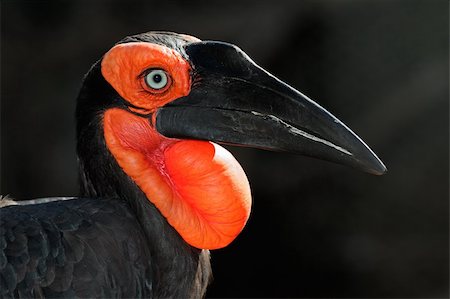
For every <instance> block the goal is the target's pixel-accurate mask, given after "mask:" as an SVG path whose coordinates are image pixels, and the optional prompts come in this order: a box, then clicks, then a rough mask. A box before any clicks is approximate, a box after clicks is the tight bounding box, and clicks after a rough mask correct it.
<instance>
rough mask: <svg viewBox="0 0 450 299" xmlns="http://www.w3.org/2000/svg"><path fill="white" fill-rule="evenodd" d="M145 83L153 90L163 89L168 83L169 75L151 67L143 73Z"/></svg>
mask: <svg viewBox="0 0 450 299" xmlns="http://www.w3.org/2000/svg"><path fill="white" fill-rule="evenodd" d="M144 80H145V84H147V86H148V87H150V88H151V89H153V90H161V89H164V88H165V87H166V86H168V84H169V76H168V75H167V73H166V72H165V71H164V70H162V69H152V70H150V71H149V72H148V73H147V74H146V75H145V78H144Z"/></svg>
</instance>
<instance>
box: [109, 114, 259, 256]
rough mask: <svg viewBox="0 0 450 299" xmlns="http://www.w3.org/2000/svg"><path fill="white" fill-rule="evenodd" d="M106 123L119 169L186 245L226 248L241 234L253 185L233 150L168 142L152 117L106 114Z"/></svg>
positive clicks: (110, 146)
mask: <svg viewBox="0 0 450 299" xmlns="http://www.w3.org/2000/svg"><path fill="white" fill-rule="evenodd" d="M103 125H104V136H105V141H106V145H107V147H108V149H109V150H110V152H111V153H112V155H113V156H114V158H115V159H116V161H117V163H118V164H119V166H120V167H121V168H122V169H123V171H124V172H125V173H126V174H127V175H128V176H129V177H130V178H131V179H132V180H133V181H134V182H135V183H136V184H137V186H139V188H140V189H141V190H142V191H143V192H144V193H145V195H146V196H147V198H148V200H150V201H151V202H152V203H153V204H154V205H155V206H156V207H157V208H158V209H159V211H160V212H161V214H162V215H163V216H164V217H165V218H166V219H167V221H168V222H169V224H170V225H172V226H173V227H174V228H175V229H176V230H177V232H178V233H179V234H180V235H181V237H182V238H183V239H184V240H185V241H186V242H187V243H189V244H190V245H192V246H194V247H197V248H203V249H217V248H222V247H225V246H227V245H228V244H229V243H230V242H231V241H233V240H234V239H235V238H236V237H237V235H238V234H239V233H240V232H241V231H242V229H243V228H244V226H245V223H246V222H247V220H248V217H249V214H250V208H251V194H250V187H249V183H248V180H247V177H246V175H245V173H244V171H243V170H242V167H241V166H240V165H239V163H238V162H237V161H236V159H235V158H234V157H233V156H232V155H231V153H230V152H228V151H227V150H226V149H224V148H223V147H221V146H219V145H217V144H214V143H212V142H206V141H193V140H177V139H169V138H165V137H163V136H162V135H160V134H159V133H158V132H156V130H155V129H154V128H153V127H152V126H151V125H150V123H149V121H148V119H146V118H143V117H139V116H136V115H134V114H131V113H130V112H127V111H125V110H122V109H118V108H113V109H110V110H107V111H106V112H105V115H104V121H103Z"/></svg>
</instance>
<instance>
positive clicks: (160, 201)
mask: <svg viewBox="0 0 450 299" xmlns="http://www.w3.org/2000/svg"><path fill="white" fill-rule="evenodd" d="M77 120H78V127H77V130H78V152H79V156H80V160H81V162H82V163H84V164H85V165H84V167H85V168H88V167H91V168H94V167H95V166H92V165H96V164H95V163H96V159H101V156H100V155H97V156H96V155H95V154H92V153H91V152H90V150H91V151H92V150H93V149H90V148H89V145H88V144H89V142H88V140H93V139H95V140H97V142H99V143H101V144H103V149H104V150H106V153H103V154H106V155H109V156H110V157H112V158H113V159H112V161H113V163H115V164H116V166H117V165H118V166H119V167H120V168H121V169H120V171H123V173H125V174H126V175H127V177H129V178H130V179H131V181H132V182H133V183H134V184H135V185H136V186H137V187H138V188H139V189H140V190H141V191H142V192H143V193H144V194H145V196H146V198H147V199H148V200H149V201H150V202H151V203H152V204H153V205H155V206H156V208H158V210H159V211H160V213H161V214H162V215H163V216H164V217H165V218H166V219H167V221H168V222H169V224H170V225H171V226H172V227H173V228H175V230H176V231H177V232H178V233H179V234H180V236H181V237H182V238H183V239H184V240H185V241H186V242H187V243H189V244H190V245H192V246H194V247H197V248H204V249H215V248H221V247H224V246H226V245H228V244H229V243H230V242H231V241H232V240H233V239H234V238H235V237H236V236H237V235H238V234H239V233H240V231H241V230H242V229H243V227H244V225H245V223H246V221H247V219H248V217H249V213H250V206H251V195H250V187H249V184H248V181H247V178H246V176H245V173H244V171H243V170H242V168H241V166H240V165H239V163H238V162H237V161H236V160H235V159H234V157H233V156H232V155H231V154H230V153H229V152H228V151H227V150H226V149H224V148H223V147H221V146H220V145H218V144H216V143H213V142H217V143H221V144H232V145H240V146H248V147H256V148H261V149H267V150H275V151H284V152H291V153H298V154H303V155H307V156H311V157H317V158H320V159H325V160H329V161H333V162H337V163H341V164H346V165H349V166H352V167H354V168H357V169H360V170H363V171H366V172H369V173H372V174H377V175H380V174H383V173H384V172H385V171H386V168H385V166H384V165H383V163H382V162H381V161H380V160H379V159H378V157H377V156H376V155H375V154H374V153H373V152H372V151H371V150H370V149H369V147H368V146H367V145H366V144H365V143H364V142H363V141H362V140H361V139H360V138H359V137H358V136H357V135H356V134H354V133H353V132H352V131H351V130H350V129H349V128H348V127H347V126H346V125H344V124H343V123H342V122H341V121H340V120H338V119H337V118H336V117H334V116H333V115H332V114H330V113H329V112H328V111H326V110H325V109H324V108H322V107H321V106H320V105H318V104H317V103H315V102H313V101H312V100H311V99H309V98H308V97H307V96H305V95H303V94H302V93H300V92H299V91H297V90H296V89H294V88H293V87H291V86H289V85H287V84H286V83H284V82H282V81H280V80H279V79H277V78H276V77H274V76H273V75H271V74H270V73H268V72H267V71H265V70H264V69H262V68H261V67H259V66H258V65H257V64H255V62H253V61H252V60H251V58H250V57H248V56H247V54H245V53H244V52H243V51H242V50H241V49H239V48H238V47H236V46H234V45H232V44H228V43H224V42H216V41H201V40H199V39H197V38H194V37H191V36H187V35H181V34H174V33H167V32H149V33H144V34H140V35H136V36H131V37H127V38H125V39H124V40H122V41H121V42H119V43H118V44H116V45H115V46H114V47H113V48H111V49H110V50H109V51H108V52H107V53H106V54H105V55H104V56H103V58H102V59H101V60H100V61H99V62H97V63H96V64H95V65H94V67H93V68H92V69H91V70H90V72H89V73H88V75H87V76H86V78H85V81H84V84H83V87H82V90H81V92H80V96H79V99H78V107H77ZM95 120H96V121H95ZM92 126H96V128H97V131H98V132H100V133H99V134H97V135H98V136H97V135H95V134H92V133H91V132H92V130H89V129H87V128H88V127H92ZM81 152H82V153H81ZM86 164H89V165H86ZM109 164H111V163H109ZM90 172H91V173H92V172H97V173H99V175H102V176H103V177H104V178H107V177H108V176H113V175H114V174H112V173H108V171H106V170H104V169H93V170H92V169H91V171H90ZM84 175H85V176H92V174H89V173H87V174H86V173H85V174H84ZM85 179H87V180H89V179H90V180H91V181H93V179H92V178H85ZM93 184H94V183H93ZM96 184H100V183H99V182H96ZM98 188H99V189H101V187H98ZM94 189H95V188H94ZM97 193H99V194H97V195H99V196H101V195H102V194H100V193H101V192H97Z"/></svg>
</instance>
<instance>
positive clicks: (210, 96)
mask: <svg viewBox="0 0 450 299" xmlns="http://www.w3.org/2000/svg"><path fill="white" fill-rule="evenodd" d="M184 50H185V52H186V54H187V56H188V57H189V59H190V62H191V64H192V68H193V81H192V87H191V91H190V93H189V95H187V96H185V97H182V98H179V99H177V100H175V101H173V102H171V103H169V104H167V105H165V106H164V107H162V108H160V109H159V110H158V111H157V115H156V129H157V130H158V132H159V133H161V134H162V135H164V136H166V137H172V138H192V139H201V140H210V141H215V142H218V143H224V144H232V145H239V146H249V147H256V148H261V149H267V150H275V151H286V152H292V153H298V154H303V155H307V156H311V157H316V158H320V159H324V160H329V161H332V162H337V163H340V164H345V165H349V166H352V167H354V168H357V169H360V170H363V171H366V172H369V173H372V174H377V175H381V174H383V173H385V172H386V167H385V166H384V164H383V162H381V160H380V159H379V158H378V157H377V156H376V155H375V154H374V153H373V151H372V150H371V149H370V148H369V147H368V146H367V145H366V144H365V143H364V142H363V141H362V140H361V139H360V138H359V137H358V136H357V135H356V134H355V133H353V132H352V131H351V130H350V129H349V128H348V127H347V126H346V125H345V124H343V123H342V122H341V121H340V120H338V119H337V118H336V117H334V116H333V115H332V114H331V113H329V112H328V111H327V110H325V109H324V108H322V107H321V106H320V105H319V104H317V103H315V102H314V101H312V100H311V99H309V98H308V97H307V96H305V95H303V94H302V93H300V92H299V91H297V90H296V89H294V88H292V87H291V86H289V85H287V84H286V83H284V82H282V81H280V80H279V79H277V78H276V77H274V76H273V75H271V74H269V73H268V72H267V71H265V70H264V69H262V68H261V67H259V66H258V65H256V64H255V63H254V62H253V61H252V60H251V59H250V58H249V57H248V56H247V55H246V54H245V53H244V52H243V51H242V50H240V49H239V48H237V47H236V46H234V45H231V44H227V43H222V42H213V41H203V42H197V43H191V44H188V45H186V46H185V48H184Z"/></svg>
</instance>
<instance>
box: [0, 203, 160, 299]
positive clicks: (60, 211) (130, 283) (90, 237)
mask: <svg viewBox="0 0 450 299" xmlns="http://www.w3.org/2000/svg"><path fill="white" fill-rule="evenodd" d="M150 260H151V258H150V252H149V250H148V247H147V244H146V239H145V235H144V233H143V232H142V229H141V227H140V225H139V222H138V221H137V220H136V217H135V215H134V214H133V212H132V211H131V209H130V208H129V206H128V205H127V203H125V202H124V201H121V200H114V199H87V198H73V199H66V200H44V201H40V203H31V204H25V205H22V204H21V203H20V202H19V204H18V205H10V206H6V207H3V208H0V272H1V273H0V284H1V286H0V290H1V291H0V292H1V295H2V296H1V297H8V295H9V296H12V297H74V296H76V297H121V296H123V295H124V294H127V296H129V295H130V294H132V295H134V296H133V297H149V296H150V293H151V287H152V286H151V265H150Z"/></svg>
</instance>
